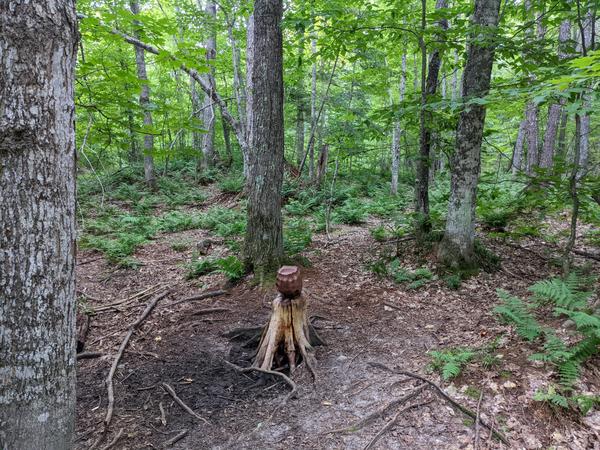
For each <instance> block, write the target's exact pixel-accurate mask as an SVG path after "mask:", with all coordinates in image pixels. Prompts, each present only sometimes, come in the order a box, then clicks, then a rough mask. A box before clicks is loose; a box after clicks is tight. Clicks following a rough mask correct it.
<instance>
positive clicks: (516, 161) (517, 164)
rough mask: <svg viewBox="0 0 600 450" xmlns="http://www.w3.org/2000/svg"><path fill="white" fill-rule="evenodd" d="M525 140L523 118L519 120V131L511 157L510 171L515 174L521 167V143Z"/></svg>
mask: <svg viewBox="0 0 600 450" xmlns="http://www.w3.org/2000/svg"><path fill="white" fill-rule="evenodd" d="M524 142H525V120H524V119H523V120H521V123H520V124H519V131H518V132H517V140H516V141H515V148H514V150H513V157H512V173H513V175H516V174H517V173H518V172H520V171H521V170H522V169H523V148H524V146H523V144H524Z"/></svg>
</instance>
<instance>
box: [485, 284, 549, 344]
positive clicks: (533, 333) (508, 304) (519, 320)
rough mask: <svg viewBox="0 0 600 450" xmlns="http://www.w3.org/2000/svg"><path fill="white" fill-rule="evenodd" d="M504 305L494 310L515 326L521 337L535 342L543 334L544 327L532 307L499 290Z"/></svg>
mask: <svg viewBox="0 0 600 450" xmlns="http://www.w3.org/2000/svg"><path fill="white" fill-rule="evenodd" d="M497 293H498V297H500V299H501V300H502V304H501V305H499V306H496V308H494V312H495V313H496V314H499V315H500V316H501V317H502V318H503V319H504V320H505V321H506V322H507V323H509V324H511V325H513V326H514V327H515V329H516V330H517V333H518V334H519V336H521V337H523V338H524V339H527V340H529V341H533V340H534V339H535V338H536V337H538V336H539V335H540V334H541V332H542V327H541V326H540V324H539V323H538V322H537V320H536V319H535V317H534V316H533V314H532V313H531V306H530V305H528V304H527V303H525V302H524V301H523V300H521V299H520V298H518V297H515V296H513V295H510V294H509V293H508V292H506V291H505V290H503V289H498V290H497Z"/></svg>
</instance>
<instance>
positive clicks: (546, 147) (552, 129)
mask: <svg viewBox="0 0 600 450" xmlns="http://www.w3.org/2000/svg"><path fill="white" fill-rule="evenodd" d="M570 36H571V22H570V21H569V20H564V21H563V22H562V23H561V24H560V30H559V33H558V58H559V59H560V60H563V59H565V58H567V56H568V52H567V48H566V46H567V45H568V42H569V38H570ZM565 101H566V99H565V98H562V99H561V100H560V102H558V103H553V104H551V105H550V108H549V109H548V122H547V124H546V131H545V133H544V141H543V144H542V152H541V154H540V167H541V168H543V169H548V168H550V167H552V160H553V158H554V151H555V148H556V136H557V133H558V125H559V122H560V118H561V116H562V113H563V110H564V105H565Z"/></svg>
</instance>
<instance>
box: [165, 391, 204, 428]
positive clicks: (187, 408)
mask: <svg viewBox="0 0 600 450" xmlns="http://www.w3.org/2000/svg"><path fill="white" fill-rule="evenodd" d="M161 386H162V387H163V388H164V389H165V390H166V391H167V392H168V393H169V395H170V396H171V397H173V400H175V401H176V402H177V403H178V404H179V406H181V407H182V408H183V409H184V410H185V412H187V413H188V414H189V415H191V416H192V417H195V418H196V419H198V420H201V421H202V422H204V423H206V424H207V425H210V422H209V421H208V420H206V419H205V418H204V417H202V416H201V415H199V414H198V413H196V412H195V411H194V410H193V409H192V408H190V407H189V406H188V405H186V404H185V403H184V401H183V400H181V399H180V398H179V397H178V396H177V394H176V393H175V389H173V388H172V387H171V386H170V385H168V384H167V383H164V382H163V383H161Z"/></svg>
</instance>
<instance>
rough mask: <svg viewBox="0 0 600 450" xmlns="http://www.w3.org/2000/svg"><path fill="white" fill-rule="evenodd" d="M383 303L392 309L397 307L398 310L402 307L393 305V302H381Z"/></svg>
mask: <svg viewBox="0 0 600 450" xmlns="http://www.w3.org/2000/svg"><path fill="white" fill-rule="evenodd" d="M383 304H384V305H385V306H387V307H389V308H392V309H397V310H398V311H402V308H400V307H399V306H396V305H394V304H393V303H389V302H383Z"/></svg>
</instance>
